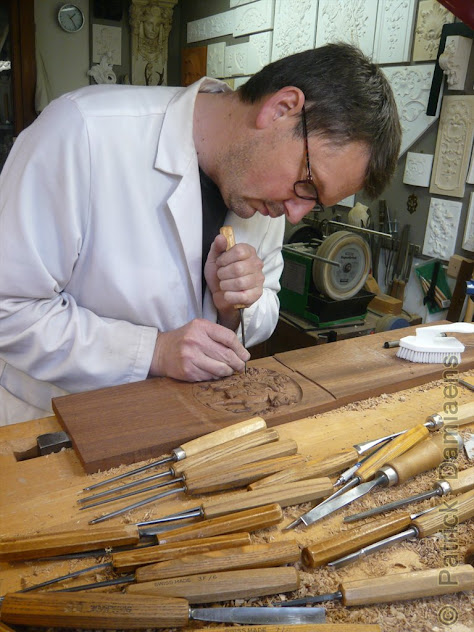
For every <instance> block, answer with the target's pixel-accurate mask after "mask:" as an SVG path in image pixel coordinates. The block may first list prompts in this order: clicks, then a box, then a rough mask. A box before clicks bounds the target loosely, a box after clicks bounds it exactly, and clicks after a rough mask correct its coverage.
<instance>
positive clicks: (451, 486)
mask: <svg viewBox="0 0 474 632" xmlns="http://www.w3.org/2000/svg"><path fill="white" fill-rule="evenodd" d="M473 488H474V467H470V468H468V469H467V470H462V471H461V472H458V471H457V469H456V471H455V475H454V476H453V477H452V478H450V479H449V480H448V479H440V480H439V481H436V483H435V484H434V487H433V489H430V490H428V491H426V492H421V494H415V495H414V496H409V497H408V498H401V499H400V500H395V501H394V502H391V503H386V504H385V505H379V506H378V507H373V508H372V509H368V510H367V511H362V512H360V513H357V514H353V515H352V516H346V517H345V518H344V522H355V521H356V520H362V519H363V518H370V517H371V516H378V515H379V514H381V513H385V512H386V511H391V510H392V509H398V508H399V507H404V506H405V505H409V504H411V503H416V502H419V501H420V500H427V499H429V498H433V497H434V496H446V495H447V494H462V493H463V492H467V491H469V490H470V489H473Z"/></svg>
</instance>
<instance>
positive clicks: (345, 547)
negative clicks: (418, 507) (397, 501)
mask: <svg viewBox="0 0 474 632" xmlns="http://www.w3.org/2000/svg"><path fill="white" fill-rule="evenodd" d="M410 524H411V518H410V516H409V514H407V515H404V516H399V517H396V518H388V519H382V520H372V521H371V522H367V523H366V524H363V525H360V526H357V527H354V528H352V529H347V530H346V531H340V532H338V533H336V535H334V536H332V537H330V538H328V539H327V540H320V541H318V542H315V543H314V544H310V545H309V546H307V547H305V548H304V549H303V551H302V559H303V563H304V564H305V566H309V567H310V568H316V567H317V566H323V565H324V564H327V563H328V562H332V561H333V560H337V559H339V558H340V557H343V556H344V555H348V554H349V553H353V552H354V551H358V550H359V549H361V548H362V547H364V546H367V545H368V544H372V543H373V542H378V541H379V540H383V539H384V538H388V537H389V536H391V535H395V534H396V533H400V531H403V530H404V529H406V528H407V527H408V526H409V525H410Z"/></svg>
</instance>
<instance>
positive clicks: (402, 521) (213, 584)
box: [0, 403, 474, 632]
mask: <svg viewBox="0 0 474 632" xmlns="http://www.w3.org/2000/svg"><path fill="white" fill-rule="evenodd" d="M473 415H474V403H472V404H466V405H464V406H461V407H460V408H459V413H458V416H457V418H456V420H453V422H452V425H456V426H460V425H462V424H463V423H468V422H470V421H472V419H473ZM447 426H449V422H447V421H446V422H444V421H443V419H442V417H441V416H440V415H432V416H431V417H429V418H428V419H427V420H426V422H425V423H424V424H420V425H418V426H415V427H414V428H411V429H410V430H407V431H405V432H402V433H396V434H395V435H390V436H388V437H382V438H380V439H376V440H373V441H368V442H366V443H363V444H358V445H356V446H354V447H353V448H351V449H349V450H344V451H342V452H339V453H337V454H334V455H329V456H327V457H325V458H323V459H316V458H312V459H305V458H304V457H303V456H301V455H299V454H298V450H297V444H296V443H295V442H294V441H292V440H289V439H281V438H280V437H279V435H278V432H277V431H276V430H271V429H267V428H266V424H265V421H264V420H263V419H261V418H259V417H256V418H253V419H251V420H248V421H245V422H241V423H239V424H235V425H233V426H230V427H229V428H225V429H221V430H218V431H216V432H214V433H210V434H208V435H205V436H203V437H200V438H198V439H196V440H194V441H191V442H189V443H187V444H185V445H182V446H180V447H179V448H176V449H175V450H174V451H173V453H172V454H171V455H170V456H168V457H166V458H164V459H162V460H160V461H154V462H152V463H150V464H147V465H146V466H143V467H140V468H138V469H135V470H132V471H128V472H125V473H123V474H120V475H118V476H115V477H113V478H109V479H107V480H102V481H99V482H98V483H95V484H94V485H91V486H89V487H88V488H87V489H86V490H84V491H85V492H87V493H88V494H89V495H88V496H83V497H82V498H81V499H80V505H81V508H82V509H91V508H92V507H97V506H98V505H102V504H105V503H106V502H114V503H116V502H119V501H121V500H123V498H128V497H130V496H140V495H142V497H141V498H139V499H138V500H136V501H135V502H133V503H132V504H128V503H127V504H126V505H125V506H122V507H120V508H116V509H115V510H114V511H111V512H108V513H104V514H102V515H100V516H98V517H96V518H94V519H93V520H91V523H92V524H95V523H97V522H102V521H105V520H107V519H109V518H112V517H115V516H117V515H120V514H122V513H124V512H129V511H131V510H133V509H136V508H139V507H142V506H144V505H146V504H150V503H154V504H155V507H156V506H159V505H157V503H159V501H160V499H162V498H166V497H168V496H170V495H172V494H180V497H181V498H183V497H184V498H185V499H186V500H187V501H190V503H188V504H190V505H191V507H190V508H189V509H185V510H184V511H182V512H180V513H177V514H171V515H168V516H163V517H161V518H157V519H155V520H151V521H148V522H139V523H137V524H134V525H130V524H128V525H114V526H110V527H108V526H104V525H101V526H98V527H97V526H91V527H89V528H83V529H80V530H74V531H70V532H58V533H47V534H46V533H45V534H39V535H32V536H25V537H23V538H21V539H8V540H7V539H4V540H0V562H11V563H15V562H19V561H23V560H31V559H43V558H50V559H52V558H57V557H58V556H64V555H69V556H74V557H81V556H86V555H96V556H97V555H99V554H102V555H103V554H105V552H107V553H108V554H109V555H108V560H109V561H107V562H104V563H101V564H96V565H95V566H91V567H89V568H85V569H81V570H79V571H75V572H73V573H70V574H68V575H63V576H62V577H56V578H53V579H51V580H49V581H47V582H44V583H42V584H37V585H34V586H30V587H27V588H24V589H23V590H21V591H19V592H17V593H9V594H7V595H5V596H4V597H3V598H2V599H1V606H0V619H1V621H3V622H5V623H11V624H22V625H33V624H34V625H39V626H61V627H72V628H76V629H79V628H89V629H90V628H93V629H98V628H100V629H115V628H120V629H123V630H133V629H140V628H146V627H155V628H156V627H184V626H186V625H188V623H189V622H190V621H193V620H199V621H212V622H221V623H226V622H231V623H239V624H241V625H250V624H252V625H255V624H258V625H260V626H262V625H265V626H267V627H266V628H264V629H263V630H265V632H276V628H273V627H272V626H278V631H279V632H284V628H282V626H286V625H289V624H310V623H311V624H313V623H323V622H324V621H325V611H324V609H323V608H322V607H314V606H313V607H310V608H308V607H306V606H307V605H308V604H314V603H321V602H325V601H329V600H338V601H340V602H342V604H343V605H345V606H351V605H369V604H374V603H381V602H393V601H398V600H404V599H414V598H417V597H428V596H434V595H440V594H447V593H450V592H459V591H464V590H470V589H472V588H474V568H473V567H472V566H471V565H470V564H461V565H459V566H456V567H455V568H445V569H443V568H435V569H430V570H423V571H417V572H410V573H397V574H395V575H385V576H383V577H377V578H369V579H364V580H357V581H346V582H343V583H342V584H341V585H340V586H339V589H338V591H337V592H335V593H329V594H323V595H307V596H305V597H303V598H301V599H296V600H285V601H283V600H282V599H281V597H280V598H279V599H278V601H277V602H275V603H272V604H271V605H270V606H261V607H259V606H253V607H242V606H239V607H223V608H217V607H212V608H195V607H194V606H195V605H196V604H209V603H214V602H223V601H230V600H235V599H249V598H254V597H268V596H270V595H281V594H282V593H291V592H295V591H297V590H298V589H299V587H300V576H299V571H298V567H299V565H300V564H302V565H303V566H304V567H306V569H313V568H316V567H320V566H323V565H329V566H332V567H335V568H338V567H339V566H343V565H345V564H349V563H350V562H352V561H354V560H356V559H358V558H360V557H361V556H363V555H368V554H369V553H370V552H371V551H378V550H381V549H382V548H385V547H387V546H390V545H393V544H395V543H397V542H401V541H403V540H406V539H412V538H424V537H426V536H429V535H432V534H434V533H437V532H438V531H440V530H442V529H444V528H445V525H446V512H447V511H448V510H449V507H451V508H452V511H455V517H456V521H457V524H459V523H461V522H464V521H466V520H468V519H470V518H471V517H472V516H474V468H470V469H466V470H464V471H462V472H460V473H459V476H458V477H457V478H456V479H450V480H439V481H438V482H437V483H436V485H435V486H434V487H433V489H431V490H428V491H427V492H424V493H421V494H418V495H417V496H416V497H410V498H407V499H403V500H401V501H397V503H395V505H393V504H390V505H387V506H380V507H373V508H372V509H371V510H370V511H369V512H366V513H363V514H361V515H354V516H353V517H350V516H346V521H355V520H356V519H361V520H362V519H364V522H362V523H361V525H360V526H355V527H349V528H347V529H345V530H342V531H340V532H339V533H338V534H336V535H334V536H331V537H328V538H326V539H319V540H317V541H315V542H313V543H311V544H309V545H307V546H305V547H304V548H303V549H302V550H301V549H300V546H299V545H298V543H297V541H296V540H294V539H291V538H288V539H283V540H281V541H265V534H261V536H260V537H259V538H258V539H256V538H255V537H254V536H253V535H252V534H253V533H254V532H255V531H259V530H262V529H266V528H268V527H272V526H274V525H276V524H279V523H281V522H282V521H283V511H282V508H283V507H286V506H290V505H299V504H301V503H305V502H308V501H311V502H314V501H317V502H318V504H316V505H315V506H314V507H313V508H312V509H310V510H309V511H307V512H306V513H304V514H302V515H301V516H300V517H299V518H298V519H297V520H294V521H293V522H292V523H291V524H289V525H287V526H286V527H285V530H288V529H291V528H294V527H296V526H298V525H305V526H310V525H311V524H313V523H315V522H317V521H319V520H323V519H324V518H325V517H326V516H328V515H330V514H332V513H333V512H335V511H337V510H339V509H341V508H343V507H347V506H348V505H350V504H351V503H352V502H354V501H355V500H357V499H358V498H361V497H363V496H366V495H368V494H372V492H373V490H376V489H377V488H381V487H390V486H392V485H397V484H401V483H404V482H405V481H407V480H409V479H411V478H413V477H414V476H416V475H417V474H420V473H422V472H425V471H427V470H431V469H433V468H436V467H438V466H439V465H440V464H441V463H442V462H443V461H446V459H447V456H446V455H447V454H449V458H450V459H451V460H452V459H454V458H455V457H456V455H457V453H458V451H459V449H460V448H461V446H462V439H461V437H460V435H459V434H458V433H457V432H456V430H455V429H454V428H447ZM162 466H165V467H166V468H167V469H166V470H164V471H163V470H162V469H161V470H159V468H162ZM157 469H158V470H159V471H155V470H157ZM143 474H145V475H144V476H143ZM330 476H331V477H333V478H332V479H330V478H329V477H330ZM131 477H133V478H131ZM334 477H337V480H336V481H335V482H334ZM125 478H127V479H130V478H131V480H127V481H126V482H123V479H125ZM163 479H165V480H163ZM118 481H120V484H118V485H117V482H118ZM98 488H100V491H97V489H98ZM162 488H166V489H165V490H164V491H159V492H158V493H156V491H157V490H158V489H162ZM90 492H92V494H90ZM150 492H152V493H151V495H147V496H145V497H143V495H144V494H149V493H150ZM214 492H219V495H218V496H215V495H213V493H214ZM448 494H449V496H450V501H449V503H448V504H446V503H445V502H443V500H442V501H441V502H440V503H438V504H436V505H435V506H433V507H431V508H430V509H428V510H425V511H419V512H413V513H406V514H400V513H397V514H396V515H395V517H391V516H390V515H389V516H388V517H387V516H385V517H383V518H372V515H375V514H378V513H382V512H383V513H386V512H389V511H390V510H391V509H396V508H398V507H400V506H403V505H404V504H408V503H414V502H416V501H418V500H423V499H426V498H432V497H436V496H444V495H448ZM203 495H204V498H202V497H201V496H203ZM193 497H196V501H195V502H193V501H192V498H193ZM374 504H375V503H374ZM446 507H448V509H446ZM366 518H369V519H368V520H367V519H366ZM175 522H177V524H178V526H177V527H175V528H172V526H173V523H175ZM163 523H166V526H165V527H163ZM98 571H100V572H101V573H103V574H104V576H105V577H107V578H106V579H104V580H102V581H100V582H95V583H91V582H89V583H86V584H82V585H80V586H78V585H74V586H69V587H67V583H68V580H70V579H72V578H77V577H79V576H81V575H84V576H87V575H88V574H89V575H90V574H93V575H95V574H96V573H97V572H98ZM443 573H447V574H448V575H449V579H450V581H449V582H440V576H441V575H442V574H443ZM58 585H59V586H60V588H59V589H58ZM65 585H66V587H64V586H65ZM116 585H121V586H123V587H124V588H123V591H122V592H105V593H104V592H96V591H94V590H92V589H104V588H108V587H110V586H116ZM2 626H3V628H2ZM332 627H333V628H334V630H337V628H338V626H337V624H334V625H333V626H329V625H328V626H327V627H325V628H324V629H327V630H329V629H332ZM2 629H8V628H6V626H4V624H2V623H0V630H2ZM345 629H347V628H345ZM353 629H354V631H356V630H358V629H360V630H362V629H364V630H367V631H369V630H371V629H372V630H374V631H375V630H377V629H380V628H378V626H367V625H364V626H357V625H354V626H353ZM263 630H260V632H263Z"/></svg>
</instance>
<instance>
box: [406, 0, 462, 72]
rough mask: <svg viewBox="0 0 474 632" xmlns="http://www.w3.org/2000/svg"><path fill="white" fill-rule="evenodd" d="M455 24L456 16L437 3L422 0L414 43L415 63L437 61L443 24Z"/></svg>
mask: <svg viewBox="0 0 474 632" xmlns="http://www.w3.org/2000/svg"><path fill="white" fill-rule="evenodd" d="M451 22H454V15H453V14H452V13H451V12H450V11H448V10H447V9H445V8H444V7H443V6H441V5H440V4H439V2H437V0H421V1H420V3H419V5H418V16H417V20H416V27H415V37H414V42H413V61H430V60H432V59H436V57H437V54H438V46H439V40H440V37H441V29H442V28H443V24H450V23H451Z"/></svg>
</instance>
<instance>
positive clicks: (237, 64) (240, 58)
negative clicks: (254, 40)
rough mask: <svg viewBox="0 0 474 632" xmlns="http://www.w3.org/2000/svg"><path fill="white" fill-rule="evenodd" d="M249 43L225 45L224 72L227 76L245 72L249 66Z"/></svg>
mask: <svg viewBox="0 0 474 632" xmlns="http://www.w3.org/2000/svg"><path fill="white" fill-rule="evenodd" d="M247 55H248V44H247V43H244V44H234V45H233V46H226V47H225V57H224V72H225V76H226V77H234V76H240V75H244V74H245V69H246V67H247Z"/></svg>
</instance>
